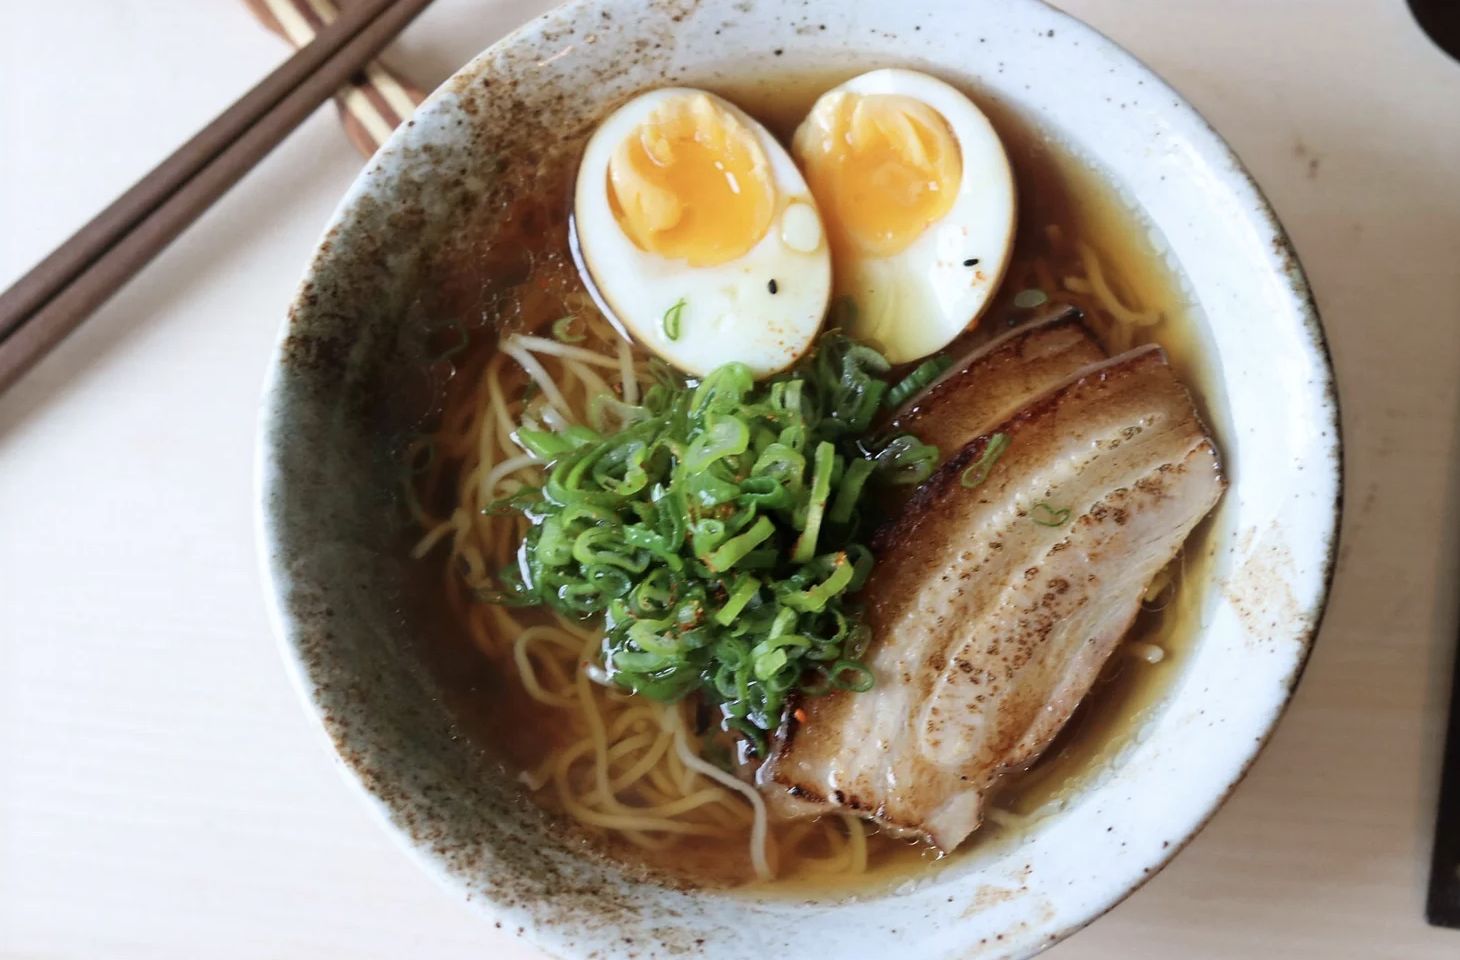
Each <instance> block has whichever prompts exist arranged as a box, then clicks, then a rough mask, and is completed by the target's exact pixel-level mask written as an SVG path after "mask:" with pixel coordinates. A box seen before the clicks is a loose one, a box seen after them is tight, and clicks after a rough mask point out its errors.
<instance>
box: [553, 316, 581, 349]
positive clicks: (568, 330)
mask: <svg viewBox="0 0 1460 960" xmlns="http://www.w3.org/2000/svg"><path fill="white" fill-rule="evenodd" d="M576 319H578V318H577V317H575V316H573V315H572V314H568V315H567V316H566V317H559V318H558V319H556V320H554V321H553V337H554V338H555V339H557V340H560V341H562V342H563V343H581V342H582V340H583V333H582V331H580V330H576V329H574V327H573V321H574V320H576Z"/></svg>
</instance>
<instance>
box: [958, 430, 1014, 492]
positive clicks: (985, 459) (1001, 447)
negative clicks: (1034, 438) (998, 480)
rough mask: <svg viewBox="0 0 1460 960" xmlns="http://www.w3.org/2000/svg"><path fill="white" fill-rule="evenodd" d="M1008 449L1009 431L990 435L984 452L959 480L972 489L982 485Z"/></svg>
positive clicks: (984, 446)
mask: <svg viewBox="0 0 1460 960" xmlns="http://www.w3.org/2000/svg"><path fill="white" fill-rule="evenodd" d="M1007 449H1009V435H1008V434H1007V433H996V434H994V435H993V436H991V437H989V438H988V440H987V442H985V443H984V445H983V452H982V453H980V454H979V455H978V459H977V460H975V461H974V462H973V465H972V466H970V467H969V468H968V469H967V470H964V471H963V474H962V476H960V477H959V478H958V482H959V483H961V484H962V485H963V486H965V487H968V488H969V489H970V490H972V489H973V488H974V487H978V486H982V485H983V482H984V481H985V480H987V479H988V478H989V474H990V473H991V472H992V471H993V469H994V466H995V464H997V463H998V462H999V458H1000V457H1002V456H1003V455H1004V451H1005V450H1007Z"/></svg>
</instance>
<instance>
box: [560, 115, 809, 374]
mask: <svg viewBox="0 0 1460 960" xmlns="http://www.w3.org/2000/svg"><path fill="white" fill-rule="evenodd" d="M573 207H574V208H573V221H574V231H573V234H574V242H575V244H576V249H575V254H576V256H577V257H578V259H579V263H580V266H581V267H582V268H583V270H584V273H585V275H586V277H587V279H588V280H589V283H590V286H591V287H592V288H593V289H594V292H595V293H596V295H597V298H598V301H599V304H600V306H602V307H603V309H604V311H605V313H607V314H608V315H609V317H610V319H613V320H616V321H617V322H618V323H619V324H620V325H621V326H622V327H624V328H625V332H627V333H628V334H629V335H631V336H632V337H633V338H634V339H636V340H638V341H639V342H641V343H643V344H644V345H645V346H647V347H648V348H649V349H651V350H653V351H654V352H655V353H657V354H659V355H660V356H661V357H663V358H664V359H665V360H668V361H669V362H670V363H672V364H674V365H675V366H677V367H679V368H680V369H681V370H684V371H686V372H688V373H691V374H695V375H703V374H706V373H709V372H710V371H711V370H713V369H715V368H716V367H718V366H720V365H721V364H724V363H728V362H730V361H732V360H738V361H740V362H741V363H744V364H746V365H747V366H749V367H750V368H751V370H753V371H754V372H755V374H756V375H757V376H766V375H768V374H771V373H775V372H777V371H779V370H782V369H784V368H786V367H788V366H790V365H791V364H792V363H793V362H794V361H795V360H796V359H797V358H798V357H799V356H801V354H803V353H805V352H806V350H807V348H808V347H809V346H810V345H811V341H812V340H813V339H814V338H815V336H816V331H817V328H818V327H820V325H821V321H822V317H823V316H824V315H825V313H826V306H827V300H828V298H829V296H830V291H831V254H830V251H829V249H828V247H827V243H826V236H825V232H824V230H823V228H822V223H821V216H820V214H819V213H818V212H817V208H816V201H815V200H814V199H812V196H811V191H810V190H808V189H807V187H806V181H805V180H803V179H802V178H801V173H800V171H798V170H797V169H796V165H795V164H794V163H792V161H791V158H790V156H789V155H788V154H787V153H786V151H785V149H784V148H783V147H782V146H781V145H780V144H779V143H777V142H776V141H775V139H774V138H773V137H772V136H771V135H770V134H769V133H768V132H767V131H766V130H765V128H764V127H762V126H761V125H760V124H758V123H756V122H755V120H753V119H751V118H750V117H749V116H747V115H746V114H745V113H744V112H743V111H741V110H740V109H739V108H737V107H736V106H734V105H733V104H731V103H728V102H727V101H725V100H723V99H721V98H720V97H717V96H715V95H714V94H711V93H706V92H705V91H703V90H691V89H686V88H669V89H663V90H655V91H652V92H650V93H645V94H642V95H640V96H638V97H635V98H634V99H633V100H630V101H629V102H628V103H626V104H624V105H623V106H622V107H620V108H619V109H618V110H617V111H615V112H614V113H613V114H611V115H610V116H609V117H608V119H606V120H604V121H603V123H602V124H601V125H600V126H599V127H598V130H597V131H596V132H595V133H594V134H593V136H592V137H591V138H590V139H589V141H588V145H587V147H586V148H585V150H584V153H583V160H582V163H581V165H580V166H579V168H578V182H577V187H576V189H575V193H574V201H573Z"/></svg>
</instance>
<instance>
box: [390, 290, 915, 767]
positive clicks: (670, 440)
mask: <svg viewBox="0 0 1460 960" xmlns="http://www.w3.org/2000/svg"><path fill="white" fill-rule="evenodd" d="M683 309H684V301H683V300H681V301H680V302H679V303H677V304H676V305H675V306H674V307H673V308H671V310H670V312H669V313H667V314H666V315H665V320H666V333H669V332H670V329H669V328H670V327H671V326H675V327H677V326H678V324H679V323H680V320H681V318H680V314H681V313H682V311H683ZM563 326H564V327H565V328H566V324H564V325H563ZM555 332H556V331H555ZM676 332H678V331H676ZM928 369H929V370H931V369H932V368H928ZM650 370H651V373H652V376H653V380H654V382H653V383H652V385H650V386H649V387H648V389H646V390H645V391H644V392H643V395H642V399H641V401H640V402H639V403H638V404H627V403H624V402H623V401H622V400H619V399H617V398H606V399H603V400H601V401H599V402H598V403H597V404H596V405H595V404H590V409H589V411H588V413H589V415H588V417H587V419H588V421H589V423H591V424H593V425H594V426H596V427H598V428H599V429H592V428H590V427H589V426H583V425H574V426H570V427H566V428H564V429H562V430H559V431H549V430H542V429H531V428H526V427H524V428H521V429H519V430H518V431H517V432H516V434H515V435H514V436H515V438H516V440H517V442H518V443H519V444H520V445H521V446H522V447H523V448H524V449H525V450H527V451H529V452H530V453H532V454H533V456H535V457H537V458H538V459H540V460H542V461H544V463H545V464H546V467H545V468H544V469H545V473H546V476H545V479H544V481H543V483H542V485H541V487H526V488H523V489H521V490H519V491H517V492H515V493H513V494H511V495H510V496H507V497H504V498H502V499H501V500H496V501H493V502H492V503H490V504H488V505H487V507H485V508H483V509H484V512H486V513H490V514H497V513H520V514H521V515H522V516H523V517H524V518H526V519H527V520H528V521H529V525H528V527H527V531H526V533H525V535H524V538H523V541H522V543H521V544H520V545H519V548H518V551H517V555H516V558H515V562H514V563H513V564H511V565H509V566H508V567H507V568H506V569H504V570H503V571H502V572H501V573H500V574H499V575H498V578H497V583H496V585H495V587H494V588H491V589H482V590H477V591H475V595H476V596H478V597H479V598H481V599H482V600H484V601H487V602H493V603H503V604H510V605H514V606H526V605H540V606H547V607H550V608H552V609H554V610H556V611H558V612H559V613H562V614H564V615H566V616H571V617H578V618H581V617H588V616H601V617H602V623H603V639H602V641H601V643H602V660H603V664H604V667H605V669H606V671H607V673H608V676H609V677H610V678H611V679H612V681H613V682H614V683H616V684H618V685H619V686H620V687H621V688H623V689H625V690H629V691H633V692H635V693H639V694H642V695H644V696H646V697H650V698H652V699H656V700H677V699H679V698H682V697H684V696H687V695H689V694H691V693H694V692H696V691H698V692H699V693H700V694H701V695H702V696H703V697H704V698H705V700H706V702H707V703H708V704H709V705H710V706H713V707H715V708H717V709H719V710H720V711H721V714H722V715H723V716H724V718H725V721H724V722H725V724H726V726H727V728H728V729H731V730H735V731H738V732H739V733H741V734H743V735H745V736H746V737H747V738H748V739H749V740H750V741H751V742H752V743H753V744H756V745H757V746H756V749H757V750H758V751H760V752H761V753H762V754H763V753H764V750H765V743H766V735H767V732H768V731H770V730H774V729H775V728H776V727H777V726H778V725H779V724H780V723H781V722H782V717H783V714H784V712H785V709H786V705H787V703H788V702H789V701H788V698H789V697H791V696H792V695H793V694H795V693H796V692H798V691H801V692H803V693H806V694H807V695H810V694H812V693H815V692H826V691H829V690H832V689H847V690H865V689H867V688H868V687H870V685H871V682H872V676H871V673H870V671H868V670H867V669H866V668H865V667H863V666H862V665H861V663H860V658H861V656H862V654H863V653H864V651H865V648H866V645H867V640H868V637H869V636H870V632H869V630H868V628H867V627H866V625H865V624H863V623H862V621H861V617H860V611H859V608H858V607H857V605H856V603H855V598H854V594H855V593H856V591H858V590H860V589H861V587H862V585H863V584H864V583H866V580H867V577H868V575H869V574H870V572H871V569H872V562H873V561H872V554H871V551H870V550H868V549H867V547H866V546H865V545H864V544H863V542H862V539H863V538H864V537H865V535H866V533H867V530H866V529H865V525H864V520H863V517H864V516H868V517H870V516H873V515H875V511H870V510H867V509H865V507H864V504H865V500H866V498H867V497H868V496H869V495H870V494H871V493H872V491H873V490H874V487H875V486H876V485H877V484H896V483H912V482H920V481H921V480H922V479H923V478H925V477H926V476H927V475H928V474H929V472H930V471H931V470H932V468H933V466H934V465H935V463H936V461H937V458H938V454H937V451H936V450H935V449H934V448H932V447H930V446H928V445H926V444H923V443H921V442H920V441H918V440H917V439H916V438H915V437H911V436H899V437H894V438H892V439H891V440H890V441H888V442H887V443H885V444H883V445H882V446H881V447H880V448H879V449H878V450H876V451H875V453H873V452H869V451H868V450H867V449H866V448H864V447H863V446H862V443H863V441H864V439H865V436H866V432H867V431H868V429H869V428H870V426H871V424H872V423H873V421H874V420H875V419H876V417H877V416H878V415H879V414H880V413H881V411H882V409H883V406H884V402H885V401H886V400H887V398H888V394H889V385H888V383H887V381H886V380H885V379H883V378H884V377H885V376H886V374H887V372H888V370H889V365H888V363H887V361H886V360H885V359H884V358H883V357H882V356H881V355H880V354H878V353H877V352H876V351H874V350H871V349H869V348H868V347H866V346H863V345H861V344H858V343H856V342H854V341H852V340H850V339H848V338H846V337H844V336H842V335H840V334H837V333H830V334H826V335H823V336H822V338H821V340H820V342H819V343H818V345H817V349H816V350H815V351H814V352H813V353H812V355H811V356H809V357H807V358H806V359H805V360H804V361H802V362H801V363H800V364H798V365H797V367H795V368H794V369H793V370H791V371H789V372H787V373H784V374H781V375H779V376H776V377H773V378H771V379H770V380H768V381H764V382H761V383H757V382H756V381H755V378H754V376H753V374H752V373H751V371H750V369H749V368H748V367H746V366H744V365H743V364H738V363H730V364H726V365H724V366H722V367H719V368H717V369H715V370H713V371H711V372H710V373H709V374H708V375H707V376H705V377H703V378H701V379H700V380H699V381H698V382H695V381H689V380H686V378H684V377H682V376H681V375H679V374H678V373H676V372H675V371H674V370H673V369H672V368H670V367H668V366H666V365H664V364H662V363H651V364H650ZM916 373H917V371H914V374H916ZM930 375H931V374H929V373H927V372H926V371H925V372H924V373H923V374H922V376H923V377H927V376H930ZM903 382H904V383H908V382H909V381H908V380H907V379H905V380H904V381H903ZM910 389H912V387H911V386H909V387H906V388H905V390H910ZM425 455H426V452H425V451H422V452H420V453H417V454H416V456H417V458H421V457H423V456H425ZM816 677H820V678H821V681H820V682H814V683H813V682H812V681H813V679H814V678H816ZM808 684H809V687H808Z"/></svg>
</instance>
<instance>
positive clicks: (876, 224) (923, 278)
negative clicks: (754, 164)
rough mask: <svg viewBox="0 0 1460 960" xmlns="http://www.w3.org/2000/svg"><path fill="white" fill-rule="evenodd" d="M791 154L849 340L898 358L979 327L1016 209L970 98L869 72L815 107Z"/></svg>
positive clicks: (900, 74) (1007, 175) (921, 80)
mask: <svg viewBox="0 0 1460 960" xmlns="http://www.w3.org/2000/svg"><path fill="white" fill-rule="evenodd" d="M791 149H792V152H793V154H794V155H795V157H796V160H797V162H798V163H799V164H800V165H801V169H802V170H803V171H804V173H805V175H806V180H807V182H808V183H809V184H810V186H811V191H812V193H813V194H814V195H815V197H816V200H817V203H818V205H819V208H820V210H821V214H822V217H823V219H824V221H825V224H826V230H827V235H828V239H829V242H830V245H831V249H832V263H833V268H834V271H835V277H836V279H835V293H836V295H837V296H838V297H839V298H841V297H845V298H848V299H849V301H850V307H851V308H850V309H848V310H846V311H844V312H843V316H842V319H841V323H842V324H843V325H844V326H846V327H847V328H848V332H849V333H851V334H852V335H853V336H856V337H857V338H859V339H863V340H868V341H871V342H873V343H874V344H876V345H877V346H878V347H880V348H881V349H882V351H883V352H884V353H885V354H886V355H887V357H888V359H889V360H892V361H893V362H894V363H903V362H906V361H909V360H916V359H918V358H919V357H924V356H927V355H928V354H930V353H934V352H936V351H938V350H940V349H942V348H943V347H945V346H947V345H948V343H949V342H950V341H951V340H952V339H953V338H954V337H956V336H958V334H960V333H962V332H963V331H964V330H966V329H968V328H969V327H971V326H972V325H973V324H975V323H976V322H977V321H978V317H979V315H980V314H981V313H982V312H983V310H984V308H985V307H986V306H987V305H988V302H989V299H990V298H991V297H992V295H993V293H994V291H995V290H997V289H998V286H999V281H1000V280H1002V279H1003V275H1004V270H1005V269H1006V268H1007V266H1008V264H1009V257H1010V253H1011V251H1012V248H1013V241H1014V221H1015V213H1016V204H1015V193H1014V177H1013V173H1012V172H1011V171H1010V168H1009V158H1008V156H1007V155H1006V154H1005V152H1004V145H1003V143H1002V142H1001V141H1000V140H999V136H998V134H997V133H995V132H994V128H993V125H992V124H991V123H989V120H988V118H987V117H985V116H984V114H983V112H982V111H980V110H979V109H978V107H976V106H974V104H973V102H972V101H970V100H969V99H968V98H967V97H966V96H964V95H963V94H962V93H960V92H959V91H958V90H956V89H954V88H953V87H951V86H949V85H948V84H946V83H944V82H943V81H941V80H938V79H936V78H934V77H930V76H928V75H926V74H922V73H917V72H915V71H912V70H874V71H872V72H871V73H865V74H862V75H861V76H859V77H855V78H853V79H851V80H848V81H847V82H846V83H843V84H842V85H841V86H839V87H836V88H834V89H832V90H830V91H829V92H827V93H826V94H824V95H823V96H822V97H821V98H820V99H819V100H817V102H816V105H815V106H814V107H813V108H812V110H811V113H810V115H809V116H807V118H806V119H805V121H803V122H802V124H801V126H800V127H799V128H798V129H797V130H796V135H795V138H794V140H793V141H792V145H791Z"/></svg>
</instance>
